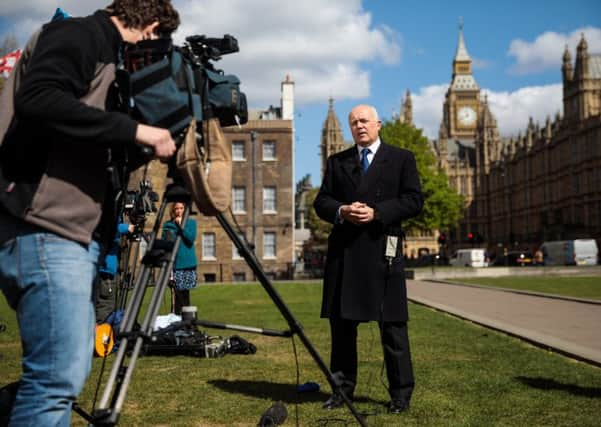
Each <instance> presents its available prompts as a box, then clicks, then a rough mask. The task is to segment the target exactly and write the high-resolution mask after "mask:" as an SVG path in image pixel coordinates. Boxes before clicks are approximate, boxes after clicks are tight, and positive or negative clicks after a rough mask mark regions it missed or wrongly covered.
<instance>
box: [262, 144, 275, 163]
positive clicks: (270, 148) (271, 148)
mask: <svg viewBox="0 0 601 427" xmlns="http://www.w3.org/2000/svg"><path fill="white" fill-rule="evenodd" d="M263 160H275V141H264V142H263Z"/></svg>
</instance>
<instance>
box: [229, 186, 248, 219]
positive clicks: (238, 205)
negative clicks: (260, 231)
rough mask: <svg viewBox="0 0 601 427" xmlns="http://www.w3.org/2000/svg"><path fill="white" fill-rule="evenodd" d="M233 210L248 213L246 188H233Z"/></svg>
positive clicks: (237, 212) (238, 212) (236, 212)
mask: <svg viewBox="0 0 601 427" xmlns="http://www.w3.org/2000/svg"><path fill="white" fill-rule="evenodd" d="M232 211H233V212H234V213H235V214H243V213H246V188H245V187H234V188H232Z"/></svg>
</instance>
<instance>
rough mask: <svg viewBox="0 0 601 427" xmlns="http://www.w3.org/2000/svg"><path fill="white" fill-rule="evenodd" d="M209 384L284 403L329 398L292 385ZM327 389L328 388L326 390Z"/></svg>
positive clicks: (365, 399) (366, 399)
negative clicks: (300, 389)
mask: <svg viewBox="0 0 601 427" xmlns="http://www.w3.org/2000/svg"><path fill="white" fill-rule="evenodd" d="M208 383H209V384H211V385H212V386H215V387H217V388H219V389H220V390H222V391H225V392H228V393H232V394H245V395H247V396H250V397H256V398H259V399H269V400H280V401H282V402H284V403H313V402H325V401H326V400H327V399H328V397H330V393H329V392H327V393H326V392H323V391H317V392H307V393H299V392H297V391H296V385H294V384H282V383H272V382H267V381H227V380H211V381H208ZM328 389H329V388H328ZM353 402H358V403H376V404H379V405H384V404H385V403H386V402H384V401H379V400H374V399H371V398H369V397H363V396H355V399H354V400H353Z"/></svg>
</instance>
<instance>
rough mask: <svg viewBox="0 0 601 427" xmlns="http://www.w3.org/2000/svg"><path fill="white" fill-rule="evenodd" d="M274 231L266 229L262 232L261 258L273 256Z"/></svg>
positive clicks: (272, 257) (271, 257)
mask: <svg viewBox="0 0 601 427" xmlns="http://www.w3.org/2000/svg"><path fill="white" fill-rule="evenodd" d="M275 254H276V252H275V233H274V232H273V231H266V232H265V233H263V258H269V259H274V258H275Z"/></svg>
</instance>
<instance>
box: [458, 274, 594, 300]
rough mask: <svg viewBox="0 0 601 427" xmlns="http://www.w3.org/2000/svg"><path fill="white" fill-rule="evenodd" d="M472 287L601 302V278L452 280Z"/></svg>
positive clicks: (549, 277)
mask: <svg viewBox="0 0 601 427" xmlns="http://www.w3.org/2000/svg"><path fill="white" fill-rule="evenodd" d="M452 281H455V282H460V283H468V284H472V285H481V286H494V287H497V288H508V289H517V290H521V291H533V292H542V293H545V294H556V295H565V296H569V297H577V298H589V299H598V300H601V277H599V276H597V277H578V276H574V277H557V276H529V277H516V276H511V277H477V278H464V279H456V280H452Z"/></svg>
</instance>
